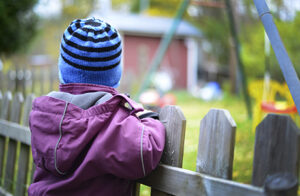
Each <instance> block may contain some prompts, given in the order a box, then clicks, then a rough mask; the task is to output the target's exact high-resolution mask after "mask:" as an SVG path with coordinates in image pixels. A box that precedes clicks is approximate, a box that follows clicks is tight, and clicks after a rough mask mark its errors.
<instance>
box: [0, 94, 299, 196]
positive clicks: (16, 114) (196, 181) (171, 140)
mask: <svg viewBox="0 0 300 196" xmlns="http://www.w3.org/2000/svg"><path fill="white" fill-rule="evenodd" d="M33 99H34V96H33V95H32V94H30V95H28V96H27V97H26V99H24V98H23V96H22V94H21V93H14V95H12V93H11V92H5V93H4V94H2V93H1V92H0V195H26V194H27V193H26V192H27V188H28V186H29V184H30V183H31V179H32V174H33V171H34V164H33V163H32V157H31V153H30V131H29V128H28V116H29V112H30V109H31V103H32V100H33ZM160 120H161V122H162V123H164V125H165V127H166V145H165V150H164V153H163V157H162V159H161V163H160V164H159V166H158V167H157V168H156V169H155V170H154V171H153V172H152V173H151V174H150V175H148V176H147V177H145V178H143V179H139V180H137V182H138V183H141V184H145V185H147V186H150V187H151V195H159V196H161V195H207V196H213V195H231V196H235V195H236V196H237V195H243V196H244V195H245V196H248V195H249V196H250V195H251V196H252V195H253V196H262V195H269V196H271V195H272V196H273V195H287V196H295V195H297V189H298V181H297V177H298V176H299V163H300V161H299V160H300V131H299V129H298V128H297V126H296V125H295V124H294V122H293V121H292V119H291V118H290V117H289V116H285V115H275V114H269V115H268V116H267V117H266V118H265V119H264V120H263V121H262V122H261V123H260V124H259V125H258V127H257V128H256V139H255V147H254V148H255V152H254V161H253V178H252V185H247V184H242V183H238V182H234V181H232V180H231V178H232V170H233V169H232V168H233V159H234V156H233V155H234V146H235V132H236V124H235V122H234V120H233V119H232V117H231V115H230V113H229V112H228V111H227V110H223V109H211V110H210V111H209V112H208V114H207V115H206V116H205V117H204V118H203V119H202V120H201V125H200V134H199V143H198V153H197V163H196V165H197V169H196V171H189V170H186V169H182V168H181V167H182V160H183V148H184V137H185V131H186V119H185V117H184V115H183V113H182V111H181V110H180V108H179V107H176V106H166V107H164V108H162V110H161V112H160ZM135 192H136V195H139V185H138V184H137V186H136V190H135Z"/></svg>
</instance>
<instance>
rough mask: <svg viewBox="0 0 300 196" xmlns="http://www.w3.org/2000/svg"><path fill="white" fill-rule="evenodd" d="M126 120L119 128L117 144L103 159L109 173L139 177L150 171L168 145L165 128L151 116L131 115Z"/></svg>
mask: <svg viewBox="0 0 300 196" xmlns="http://www.w3.org/2000/svg"><path fill="white" fill-rule="evenodd" d="M126 121H127V122H122V123H123V125H122V129H120V130H118V132H119V134H118V135H117V136H116V137H117V138H116V141H118V142H119V143H118V145H117V146H114V147H113V146H112V149H111V150H109V151H106V152H105V153H106V155H104V156H105V160H103V161H105V166H106V167H107V168H106V169H107V170H108V172H109V173H111V174H113V175H115V176H118V177H120V178H126V179H138V178H142V177H144V176H146V175H147V174H149V173H150V172H151V171H152V170H153V169H155V167H156V166H157V164H158V163H159V161H160V158H161V156H162V153H163V149H164V145H165V128H164V126H163V124H162V123H161V122H160V121H158V120H155V119H152V118H144V119H141V120H140V119H138V118H137V117H136V116H130V117H129V118H128V119H126ZM133 122H134V123H135V125H134V127H132V123H133ZM112 145H114V144H112Z"/></svg>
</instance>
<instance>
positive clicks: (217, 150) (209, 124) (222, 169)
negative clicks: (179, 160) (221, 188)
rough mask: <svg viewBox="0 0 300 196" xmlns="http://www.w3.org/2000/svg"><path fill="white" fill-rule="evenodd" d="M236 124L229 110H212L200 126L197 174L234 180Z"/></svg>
mask: <svg viewBox="0 0 300 196" xmlns="http://www.w3.org/2000/svg"><path fill="white" fill-rule="evenodd" d="M235 129H236V124H235V122H234V120H233V119H232V117H231V115H230V113H229V112H228V111H227V110H221V109H211V110H210V111H209V112H208V114H207V115H206V116H205V117H204V118H203V119H202V121H201V125H200V134H199V145H198V155H197V168H196V171H197V172H201V173H204V174H208V175H211V176H215V177H220V178H224V179H232V166H233V154H234V144H235Z"/></svg>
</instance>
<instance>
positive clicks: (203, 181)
mask: <svg viewBox="0 0 300 196" xmlns="http://www.w3.org/2000/svg"><path fill="white" fill-rule="evenodd" d="M139 182H140V183H142V184H145V185H147V186H151V187H153V188H155V189H157V190H160V191H163V192H165V193H169V194H172V195H177V196H186V195H188V196H199V195H201V196H219V195H230V196H241V195H242V196H265V195H264V191H263V189H262V188H257V187H254V186H251V185H246V184H241V183H237V182H234V181H231V180H225V179H221V178H216V177H212V176H208V175H204V174H201V173H198V172H193V171H190V170H186V169H183V168H177V167H171V166H168V165H162V164H160V165H159V166H158V167H157V168H156V169H155V170H154V171H153V172H152V173H150V174H149V175H148V176H147V177H146V178H143V179H140V180H139Z"/></svg>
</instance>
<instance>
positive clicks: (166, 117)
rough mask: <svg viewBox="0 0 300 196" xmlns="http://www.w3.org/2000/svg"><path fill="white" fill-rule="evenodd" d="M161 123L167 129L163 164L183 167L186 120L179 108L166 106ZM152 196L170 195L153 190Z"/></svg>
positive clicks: (161, 114) (161, 116)
mask: <svg viewBox="0 0 300 196" xmlns="http://www.w3.org/2000/svg"><path fill="white" fill-rule="evenodd" d="M159 119H160V121H161V122H162V123H163V124H164V126H165V128H166V143H165V148H164V152H163V155H162V158H161V162H162V163H163V164H166V165H171V166H175V167H182V161H183V151H184V137H185V128H186V119H185V117H184V115H183V113H182V111H181V109H180V108H179V107H177V106H165V107H164V108H162V109H161V111H160V114H159ZM151 195H152V196H166V195H168V194H166V193H163V192H161V191H158V190H156V189H155V188H152V189H151Z"/></svg>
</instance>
